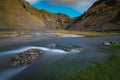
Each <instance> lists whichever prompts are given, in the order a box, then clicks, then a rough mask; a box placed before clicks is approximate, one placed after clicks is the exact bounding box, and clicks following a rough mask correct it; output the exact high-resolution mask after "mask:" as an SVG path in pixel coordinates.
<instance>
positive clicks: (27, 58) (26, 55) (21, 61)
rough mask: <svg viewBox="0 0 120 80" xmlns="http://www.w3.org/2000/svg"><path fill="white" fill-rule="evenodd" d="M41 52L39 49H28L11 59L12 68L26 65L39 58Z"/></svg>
mask: <svg viewBox="0 0 120 80" xmlns="http://www.w3.org/2000/svg"><path fill="white" fill-rule="evenodd" d="M41 54H43V52H42V51H41V50H39V49H29V50H27V51H24V52H22V53H20V54H19V55H16V56H13V57H12V58H11V64H12V66H22V65H27V64H30V63H32V62H34V61H35V60H37V59H38V58H39V56H41Z"/></svg>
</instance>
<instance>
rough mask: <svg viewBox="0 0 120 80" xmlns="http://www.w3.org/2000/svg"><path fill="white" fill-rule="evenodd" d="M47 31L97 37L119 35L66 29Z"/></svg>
mask: <svg viewBox="0 0 120 80" xmlns="http://www.w3.org/2000/svg"><path fill="white" fill-rule="evenodd" d="M48 33H57V34H58V33H64V34H75V35H81V36H88V37H97V36H112V35H120V33H115V32H109V33H107V32H84V31H66V30H51V31H48Z"/></svg>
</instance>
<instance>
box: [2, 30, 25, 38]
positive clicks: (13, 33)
mask: <svg viewBox="0 0 120 80" xmlns="http://www.w3.org/2000/svg"><path fill="white" fill-rule="evenodd" d="M23 35H25V33H24V32H17V31H4V32H0V38H8V37H15V36H23Z"/></svg>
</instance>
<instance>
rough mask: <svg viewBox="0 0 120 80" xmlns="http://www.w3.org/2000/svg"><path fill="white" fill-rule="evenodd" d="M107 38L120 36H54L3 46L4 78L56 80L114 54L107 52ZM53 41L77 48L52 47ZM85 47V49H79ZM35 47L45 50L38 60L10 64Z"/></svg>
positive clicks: (1, 71) (1, 66) (1, 77)
mask: <svg viewBox="0 0 120 80" xmlns="http://www.w3.org/2000/svg"><path fill="white" fill-rule="evenodd" d="M104 41H120V36H111V37H80V38H79V37H76V38H69V37H68V38H56V39H52V38H51V39H46V40H38V41H33V42H28V43H24V44H15V45H11V46H5V47H1V48H0V80H56V77H57V78H59V77H62V76H65V75H69V74H71V73H74V72H77V71H79V70H80V69H85V68H86V67H88V66H94V65H95V64H96V63H102V62H104V61H106V60H108V58H109V57H110V56H111V55H110V53H106V52H104V51H103V50H104V49H105V48H106V47H105V46H103V44H102V43H103V42H104ZM50 44H56V45H60V46H69V47H72V48H73V49H71V50H69V51H66V50H63V49H62V48H49V47H48V45H50ZM76 47H77V49H76ZM81 47H82V49H78V48H81ZM31 48H32V49H40V50H42V51H43V52H44V54H43V55H42V56H41V57H40V58H39V60H38V61H36V62H35V63H32V64H30V65H27V66H22V67H10V66H9V64H10V58H11V57H12V56H13V55H16V54H19V53H20V52H23V51H26V50H28V49H31Z"/></svg>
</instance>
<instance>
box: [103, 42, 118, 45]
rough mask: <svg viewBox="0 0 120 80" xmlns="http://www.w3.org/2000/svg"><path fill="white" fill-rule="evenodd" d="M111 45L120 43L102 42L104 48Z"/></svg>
mask: <svg viewBox="0 0 120 80" xmlns="http://www.w3.org/2000/svg"><path fill="white" fill-rule="evenodd" d="M111 44H120V42H107V41H106V42H103V45H105V46H109V45H111Z"/></svg>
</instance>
